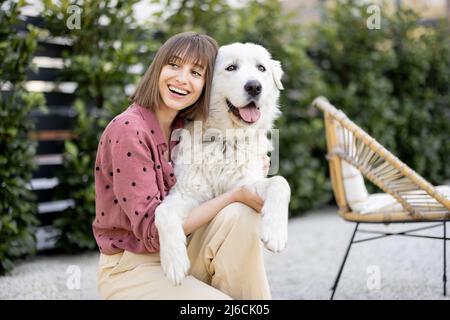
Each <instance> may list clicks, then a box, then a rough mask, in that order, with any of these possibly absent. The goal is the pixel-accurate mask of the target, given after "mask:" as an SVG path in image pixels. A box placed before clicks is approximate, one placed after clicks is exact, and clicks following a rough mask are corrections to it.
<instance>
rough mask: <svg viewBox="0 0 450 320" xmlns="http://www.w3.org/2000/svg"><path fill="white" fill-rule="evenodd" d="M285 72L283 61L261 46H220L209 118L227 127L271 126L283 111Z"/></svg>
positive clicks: (264, 127) (238, 44) (235, 44)
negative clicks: (279, 100)
mask: <svg viewBox="0 0 450 320" xmlns="http://www.w3.org/2000/svg"><path fill="white" fill-rule="evenodd" d="M282 75H283V70H282V69H281V64H280V62H279V61H276V60H273V59H272V58H271V55H270V53H269V52H268V51H267V50H266V49H265V48H264V47H262V46H260V45H256V44H253V43H233V44H230V45H226V46H222V47H220V49H219V52H218V55H217V59H216V63H215V67H214V77H213V84H212V96H211V104H210V110H209V114H210V117H212V118H213V119H216V120H219V119H220V122H222V123H223V124H224V125H225V126H226V127H227V128H248V127H252V128H256V129H260V128H261V129H262V128H263V129H266V130H268V129H270V128H271V126H272V124H273V121H274V120H275V119H276V117H277V116H278V115H279V114H280V112H279V107H278V98H279V96H280V92H279V91H280V90H282V89H283V85H282V84H281V77H282ZM216 122H217V121H216Z"/></svg>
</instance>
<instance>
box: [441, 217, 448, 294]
mask: <svg viewBox="0 0 450 320" xmlns="http://www.w3.org/2000/svg"><path fill="white" fill-rule="evenodd" d="M446 223H447V222H446V221H444V222H443V224H444V276H443V277H442V281H443V282H444V297H445V296H447V240H445V238H446V237H447V234H446V233H447V232H446V231H447V230H446Z"/></svg>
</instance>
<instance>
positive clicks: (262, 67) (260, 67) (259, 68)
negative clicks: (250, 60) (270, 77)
mask: <svg viewBox="0 0 450 320" xmlns="http://www.w3.org/2000/svg"><path fill="white" fill-rule="evenodd" d="M258 70H259V71H261V72H264V71H266V68H265V67H264V66H263V65H261V64H260V65H259V66H258Z"/></svg>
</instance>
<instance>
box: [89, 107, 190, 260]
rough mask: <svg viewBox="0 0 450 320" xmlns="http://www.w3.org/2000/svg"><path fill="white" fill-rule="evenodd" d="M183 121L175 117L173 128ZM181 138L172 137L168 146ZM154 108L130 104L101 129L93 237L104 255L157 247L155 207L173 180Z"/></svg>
mask: <svg viewBox="0 0 450 320" xmlns="http://www.w3.org/2000/svg"><path fill="white" fill-rule="evenodd" d="M183 126H184V121H183V120H182V119H181V118H177V119H175V121H174V122H173V124H172V130H176V129H178V128H182V127H183ZM177 143H178V141H171V142H170V148H171V150H172V148H173V147H174V146H175V145H176V144H177ZM167 151H168V146H167V143H166V142H165V141H164V135H163V132H162V130H161V127H160V126H159V122H158V120H157V118H156V115H155V114H154V112H153V111H151V110H149V109H147V108H144V107H141V106H139V105H137V104H136V103H134V104H132V105H131V106H129V107H128V108H127V110H125V111H124V112H122V113H121V114H119V115H118V116H117V117H115V118H114V119H113V120H112V121H111V122H110V123H109V124H108V126H107V127H106V129H105V131H104V132H103V134H102V136H101V138H100V142H99V145H98V149H97V157H96V163H95V169H94V170H95V211H96V213H95V219H94V221H93V224H92V228H93V233H94V237H95V240H96V241H97V244H98V246H99V249H100V251H101V252H102V253H104V254H108V255H111V254H115V253H119V252H121V251H124V250H127V251H131V252H134V253H153V252H158V251H159V238H158V230H157V229H156V226H155V222H154V221H155V209H156V207H157V206H158V205H159V204H160V203H161V202H162V200H163V199H164V197H165V196H166V195H167V193H168V192H169V190H170V188H171V187H172V186H173V185H174V184H175V182H176V180H175V176H174V173H173V167H172V164H171V163H170V162H168V161H167V160H166V158H165V157H164V153H165V152H167Z"/></svg>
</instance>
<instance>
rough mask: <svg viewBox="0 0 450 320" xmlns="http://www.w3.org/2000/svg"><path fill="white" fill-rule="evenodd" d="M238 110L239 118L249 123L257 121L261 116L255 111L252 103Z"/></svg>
mask: <svg viewBox="0 0 450 320" xmlns="http://www.w3.org/2000/svg"><path fill="white" fill-rule="evenodd" d="M238 110H239V114H240V116H241V118H242V119H243V120H244V121H246V122H249V123H253V122H255V121H257V120H258V119H259V117H260V116H261V112H259V110H258V109H256V106H255V104H254V103H250V104H249V105H247V106H245V107H242V108H239V109H238Z"/></svg>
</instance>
